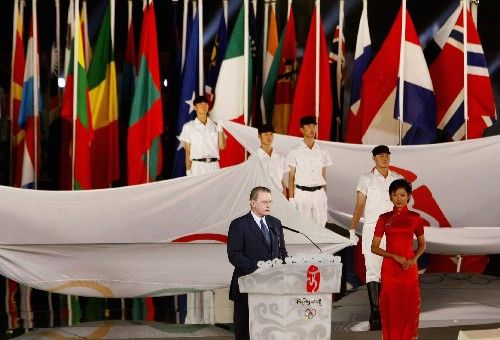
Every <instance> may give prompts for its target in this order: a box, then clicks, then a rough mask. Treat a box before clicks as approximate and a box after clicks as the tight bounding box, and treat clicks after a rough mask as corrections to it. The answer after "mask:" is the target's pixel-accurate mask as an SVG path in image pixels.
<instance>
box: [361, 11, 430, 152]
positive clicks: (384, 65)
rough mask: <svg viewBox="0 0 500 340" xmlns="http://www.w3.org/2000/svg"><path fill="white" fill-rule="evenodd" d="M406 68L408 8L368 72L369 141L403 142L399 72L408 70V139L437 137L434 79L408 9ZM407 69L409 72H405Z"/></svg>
mask: <svg viewBox="0 0 500 340" xmlns="http://www.w3.org/2000/svg"><path fill="white" fill-rule="evenodd" d="M404 15H405V16H406V29H405V35H404V37H405V38H404V46H403V47H404V49H403V50H404V60H403V63H402V64H403V70H401V69H400V68H399V64H400V52H401V40H402V39H401V27H402V18H403V10H402V9H400V11H399V13H398V16H397V17H396V20H395V22H394V24H393V26H392V28H391V30H390V32H389V35H388V36H387V38H386V40H385V41H384V44H383V45H382V48H381V49H380V52H379V53H378V54H377V56H376V57H375V59H374V60H373V62H372V63H371V64H370V66H369V67H368V69H367V70H366V72H365V74H364V76H363V85H362V88H361V105H360V107H359V112H358V115H359V118H360V119H361V136H362V138H361V140H362V143H363V144H388V145H395V144H399V131H400V122H399V117H400V112H399V103H398V97H399V96H398V88H399V86H398V84H399V77H400V76H401V74H403V77H404V78H403V105H402V107H403V114H402V120H403V124H402V144H405V145H408V144H428V143H432V142H434V141H435V139H436V127H435V120H436V114H435V110H436V107H435V98H434V92H433V88H432V81H431V78H430V75H429V70H428V68H427V64H426V62H425V58H424V53H423V51H422V48H421V46H420V41H419V39H418V36H417V33H416V31H415V27H414V25H413V22H412V20H411V17H410V15H409V14H408V12H407V11H405V13H404ZM401 71H403V72H401Z"/></svg>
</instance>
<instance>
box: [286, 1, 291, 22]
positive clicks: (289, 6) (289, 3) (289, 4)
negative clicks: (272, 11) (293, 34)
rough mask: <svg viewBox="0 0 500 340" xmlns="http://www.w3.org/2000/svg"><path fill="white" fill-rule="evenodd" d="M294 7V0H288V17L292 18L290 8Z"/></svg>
mask: <svg viewBox="0 0 500 340" xmlns="http://www.w3.org/2000/svg"><path fill="white" fill-rule="evenodd" d="M291 9H292V0H288V8H287V12H286V18H287V19H288V18H290V10H291Z"/></svg>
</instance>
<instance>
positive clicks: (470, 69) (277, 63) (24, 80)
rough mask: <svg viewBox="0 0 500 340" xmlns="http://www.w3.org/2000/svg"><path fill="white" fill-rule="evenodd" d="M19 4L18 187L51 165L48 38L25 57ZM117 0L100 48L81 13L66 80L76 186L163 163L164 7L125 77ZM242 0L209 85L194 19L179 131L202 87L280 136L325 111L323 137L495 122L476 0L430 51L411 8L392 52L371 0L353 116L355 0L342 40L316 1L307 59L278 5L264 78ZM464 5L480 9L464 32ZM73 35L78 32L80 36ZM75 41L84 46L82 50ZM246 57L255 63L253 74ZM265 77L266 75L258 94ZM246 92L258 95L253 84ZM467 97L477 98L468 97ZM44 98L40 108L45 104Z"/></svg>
mask: <svg viewBox="0 0 500 340" xmlns="http://www.w3.org/2000/svg"><path fill="white" fill-rule="evenodd" d="M75 2H76V0H71V1H70V6H69V11H70V12H71V11H74V12H79V6H76V7H78V8H75ZM341 2H342V1H341ZM16 4H17V5H16V13H15V16H16V17H17V24H16V27H15V28H16V34H15V41H14V42H13V47H14V48H13V58H15V60H16V62H15V63H13V69H12V90H11V108H12V109H11V112H12V121H13V126H12V164H13V169H12V172H13V176H12V178H13V183H14V185H15V186H19V187H21V186H22V187H33V186H34V184H35V182H36V180H35V179H36V177H37V176H36V175H37V173H38V171H35V168H36V167H39V166H40V161H39V153H40V150H39V149H40V148H39V143H40V142H39V135H40V133H36V132H37V128H36V127H37V126H38V124H40V123H39V121H38V118H37V117H38V116H39V112H40V110H41V100H40V96H39V95H38V94H37V95H35V94H36V93H39V91H40V85H39V74H38V76H36V74H37V72H38V71H37V70H38V68H39V66H37V64H36V62H38V51H36V50H35V46H36V44H34V42H35V40H36V37H34V36H33V34H32V33H30V34H29V35H28V36H29V40H28V43H27V44H26V48H27V53H26V57H25V56H24V43H23V34H24V33H23V27H22V26H23V24H22V23H23V18H22V17H23V6H20V5H19V4H18V3H17V2H16ZM109 4H110V3H108V6H107V10H106V13H105V15H104V18H103V20H102V23H101V28H100V30H99V34H98V36H97V39H96V42H95V44H94V45H93V46H92V48H91V46H90V42H89V39H88V27H87V24H86V8H85V7H82V13H81V14H79V15H78V18H77V17H76V15H75V14H74V13H69V15H68V29H69V32H70V34H69V36H68V40H67V45H69V46H67V53H66V57H65V60H66V62H65V73H66V87H65V89H64V95H63V100H62V107H61V118H62V128H61V135H62V137H61V162H60V164H61V169H60V171H61V175H60V177H61V188H63V189H92V188H106V187H110V186H112V185H113V183H114V182H116V181H117V180H118V179H119V178H120V175H122V176H123V173H125V172H126V174H127V180H126V182H127V183H128V184H139V183H145V182H149V181H152V180H155V178H156V177H157V175H158V174H160V173H161V171H162V164H163V157H164V152H162V149H163V148H164V147H165V145H162V138H161V136H162V134H163V132H164V122H163V119H164V113H163V111H164V110H163V105H164V103H163V101H162V85H161V81H160V79H161V78H160V68H159V55H158V46H157V43H158V42H157V33H156V32H157V24H156V18H155V11H154V4H153V3H151V4H148V5H147V6H146V7H145V8H144V11H143V20H142V27H141V34H140V43H139V53H138V56H136V55H135V46H134V40H133V39H134V34H133V33H134V29H133V24H132V21H131V20H130V21H129V35H128V36H129V40H128V43H127V52H126V56H125V63H124V68H123V71H122V76H121V83H120V86H118V84H117V71H116V66H115V61H114V46H113V36H114V32H113V29H112V28H113V26H114V25H113V23H112V22H111V17H112V16H111V6H110V5H109ZM243 8H244V7H243V6H242V8H241V10H240V13H239V14H238V17H237V19H236V22H235V24H234V26H233V29H232V32H231V35H230V36H228V31H229V30H228V28H227V27H226V21H227V18H224V16H223V15H221V17H220V20H219V28H218V31H217V36H216V39H215V43H214V48H213V50H212V55H211V58H210V65H209V67H208V71H207V72H206V74H207V77H206V79H205V81H204V83H203V84H200V81H203V79H199V78H200V77H199V70H198V58H199V56H198V53H199V48H198V44H199V38H198V37H199V32H198V22H199V20H200V19H199V18H198V14H196V15H194V16H193V17H192V18H191V19H190V20H189V21H190V22H189V23H188V25H187V27H188V33H187V34H186V36H187V38H186V46H187V49H186V55H185V62H184V68H183V69H182V71H181V73H180V74H181V76H180V79H179V83H180V90H179V92H180V95H179V97H178V98H173V97H172V98H169V103H168V104H167V105H171V102H172V101H175V102H176V103H175V105H174V106H175V107H178V112H177V117H176V128H175V130H176V131H175V135H179V134H180V130H181V129H182V126H183V125H184V124H185V123H186V122H187V121H189V120H191V119H193V118H194V116H195V114H194V110H193V105H192V100H193V98H194V96H195V95H196V94H199V93H198V92H199V89H200V88H204V89H205V91H206V94H207V96H208V97H209V99H210V101H211V102H212V103H211V105H212V106H213V108H212V112H211V117H212V119H214V120H215V121H218V120H219V121H223V120H233V121H238V122H240V123H246V124H256V123H258V122H270V123H273V124H274V126H275V129H276V131H277V132H279V133H283V134H290V135H300V131H299V128H300V127H299V125H298V122H299V119H300V117H302V116H304V115H316V116H317V120H318V126H319V129H318V138H319V139H323V140H338V141H341V140H345V141H346V142H350V143H367V144H379V143H385V144H391V145H394V144H398V143H399V138H401V142H402V144H425V143H433V142H435V141H437V140H438V139H440V140H461V139H464V138H465V137H467V138H477V137H480V136H481V134H482V131H483V130H484V128H486V127H487V126H490V125H491V124H492V123H493V122H494V120H495V119H496V111H495V106H494V99H493V91H492V87H491V83H490V79H489V75H488V69H487V65H486V61H485V58H484V53H483V50H482V47H481V42H480V40H479V35H478V33H477V30H476V27H475V23H474V21H473V20H472V16H471V14H470V11H469V10H466V11H465V10H463V8H462V6H461V5H458V6H457V9H456V11H455V12H454V13H453V14H452V15H451V16H450V18H449V19H448V20H447V21H446V23H445V24H444V25H443V27H442V28H441V29H440V30H439V32H438V33H437V34H436V36H435V38H434V40H433V41H432V43H430V44H429V46H427V48H426V50H425V53H424V51H423V49H422V47H421V44H420V41H419V37H418V35H417V32H416V30H415V27H414V25H413V22H412V19H411V16H410V14H409V13H408V12H407V11H406V7H405V6H402V7H401V9H400V11H399V13H398V14H397V16H396V18H395V20H394V23H393V25H392V28H391V30H390V31H389V33H388V35H387V37H386V39H385V41H384V43H383V44H382V46H381V48H380V50H379V51H378V53H377V54H376V55H375V56H373V52H372V47H371V39H370V31H369V25H368V7H367V4H366V0H363V10H362V14H361V18H360V21H359V28H358V35H357V42H356V50H355V54H354V62H353V68H352V69H353V72H352V88H351V91H350V92H351V97H350V102H349V107H348V112H347V113H346V114H345V116H346V117H347V119H346V122H343V118H344V113H343V108H344V103H343V102H344V98H343V97H344V96H343V94H344V89H343V87H344V82H345V71H344V66H345V54H346V53H345V38H344V35H343V31H344V28H343V22H344V20H343V6H341V10H340V18H339V25H337V26H336V29H335V30H334V37H333V42H332V44H330V48H329V44H328V43H327V39H326V35H325V32H324V29H323V24H322V22H321V20H320V15H319V13H318V12H316V10H314V11H313V13H312V18H311V24H310V28H309V31H308V32H309V33H308V37H307V41H306V45H305V48H304V54H303V59H302V62H301V64H300V68H298V67H297V66H298V63H297V43H296V33H295V21H294V12H293V8H292V7H290V9H289V11H288V18H287V21H286V24H285V25H284V27H283V29H282V31H281V32H279V31H278V25H277V22H276V14H275V12H274V9H273V7H270V15H269V19H268V20H269V25H267V26H268V28H269V29H268V31H267V36H266V39H265V40H266V45H265V49H264V50H265V51H264V53H266V56H265V58H264V63H263V66H262V71H263V72H262V75H261V76H260V75H259V77H256V68H257V67H256V66H257V64H258V63H255V59H256V58H255V56H254V55H253V54H254V53H253V52H254V51H255V41H256V38H255V36H254V33H252V31H254V29H252V26H253V27H255V22H254V21H255V18H254V14H253V11H252V6H250V7H249V9H250V12H249V22H250V23H249V26H250V31H251V32H250V36H249V41H248V45H249V52H250V53H249V54H250V55H249V57H248V61H245V58H244V52H245V51H244V46H245V43H244V36H245V33H244V32H245V27H244V11H243ZM464 14H466V16H467V21H466V25H465V26H466V28H467V36H466V37H465V38H466V39H465V41H466V42H465V43H464V30H465V28H464V20H463V16H464ZM317 19H319V20H318V22H317ZM75 22H77V23H79V25H75V24H74V23H75ZM403 23H404V27H403ZM31 27H33V24H32V25H31ZM317 28H318V29H317ZM403 28H404V31H403V30H402V29H403ZM32 31H33V29H32V28H31V29H30V32H32ZM71 32H76V33H77V36H76V38H75V36H74V33H73V34H71ZM317 42H318V43H319V46H318V48H316V44H317ZM75 43H76V44H77V45H76V48H75ZM75 51H78V54H77V55H76V57H75V56H74V53H75ZM464 51H466V53H467V62H468V65H467V67H466V70H467V76H466V77H464V75H463V70H464V65H463V61H464V57H463V55H464ZM176 52H177V51H176ZM318 52H319V55H316V53H318ZM75 59H76V62H75ZM35 61H36V62H35ZM245 63H247V64H248V73H249V74H247V75H245V69H246V68H245V65H246V64H245ZM179 64H180V63H179ZM317 69H318V70H319V74H318V75H317V71H316V70H317ZM297 70H298V71H299V72H298V76H297V75H296V73H297ZM136 77H137V79H136ZM37 79H38V80H37ZM245 79H247V81H248V83H247V85H245ZM262 79H263V81H262ZM464 79H465V80H466V83H464ZM257 80H258V81H261V82H262V93H261V97H260V96H259V98H257V96H258V95H259V93H257V89H258V88H259V87H258V86H256V83H257ZM200 85H202V86H200ZM118 88H120V95H119V93H118ZM245 89H247V91H248V92H246V93H245ZM464 89H466V90H464ZM464 96H466V97H467V102H466V103H465V104H464ZM37 97H38V99H37V100H36V102H37V104H36V105H37V106H38V108H37V109H35V99H36V98H37ZM400 99H402V102H401V104H400ZM244 100H246V101H247V102H246V103H244ZM317 101H318V102H317ZM256 103H260V105H256ZM119 104H120V107H119ZM247 104H249V107H247V106H246V105H247ZM172 105H173V104H172ZM257 106H259V108H257ZM119 112H120V114H119ZM260 113H262V115H260ZM257 114H259V117H257ZM466 115H467V116H466ZM119 116H120V121H123V120H124V119H126V122H125V124H126V125H127V127H126V128H127V130H126V131H127V132H126V136H125V137H126V140H127V141H126V145H127V146H126V147H124V146H123V145H120V143H121V142H120V141H124V139H125V138H124V136H121V137H120V136H119V135H120V133H122V132H121V131H120V125H119V122H120V121H119ZM122 117H125V118H122ZM170 119H171V118H170ZM174 124H175V123H174ZM343 131H345V132H344V133H343ZM342 135H343V136H342ZM35 139H36V140H35ZM175 142H176V146H175V149H176V151H175V155H174V157H173V173H172V176H173V177H178V176H182V175H184V174H185V169H184V164H185V162H184V158H183V157H184V152H183V150H182V145H181V144H180V143H179V142H178V141H177V140H176V141H175ZM121 144H123V143H121ZM120 149H121V150H120ZM124 149H126V159H127V161H126V162H125V163H124V162H123V161H122V162H121V160H122V159H123V158H124V157H122V156H120V154H123V153H124ZM172 149H174V147H173V146H172ZM221 158H222V159H221V163H222V165H232V164H236V163H238V162H240V161H242V160H243V159H244V154H243V151H242V149H241V146H239V145H238V144H237V143H236V142H235V141H234V140H231V136H229V141H228V147H227V148H226V150H224V151H223V153H222V154H221ZM124 167H125V168H124ZM169 176H170V174H169V175H168V176H167V177H169Z"/></svg>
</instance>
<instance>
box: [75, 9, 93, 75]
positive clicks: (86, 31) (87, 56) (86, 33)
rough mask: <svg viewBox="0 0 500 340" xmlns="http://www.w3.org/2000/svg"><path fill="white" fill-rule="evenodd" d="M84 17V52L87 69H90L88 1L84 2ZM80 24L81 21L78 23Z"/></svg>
mask: <svg viewBox="0 0 500 340" xmlns="http://www.w3.org/2000/svg"><path fill="white" fill-rule="evenodd" d="M82 16H83V34H82V39H83V43H84V45H83V51H84V55H85V69H88V68H89V65H90V46H89V45H90V41H89V39H88V36H89V20H88V15H87V0H82ZM78 23H79V24H80V21H78Z"/></svg>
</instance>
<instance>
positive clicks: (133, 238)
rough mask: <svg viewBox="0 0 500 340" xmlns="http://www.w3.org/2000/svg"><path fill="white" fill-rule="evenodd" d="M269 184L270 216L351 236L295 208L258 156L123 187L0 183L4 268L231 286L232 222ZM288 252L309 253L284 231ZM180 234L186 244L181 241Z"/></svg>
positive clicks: (91, 291) (34, 281) (172, 286)
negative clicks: (46, 188)
mask: <svg viewBox="0 0 500 340" xmlns="http://www.w3.org/2000/svg"><path fill="white" fill-rule="evenodd" d="M257 185H264V186H267V187H269V188H272V190H273V195H272V197H273V208H272V211H273V215H274V216H276V217H278V218H280V219H281V220H282V223H283V224H284V225H286V226H289V227H292V228H295V229H298V230H301V231H302V232H304V233H306V234H307V235H308V236H309V237H311V239H313V240H314V241H315V242H318V243H322V248H323V249H324V250H328V251H332V252H333V251H337V250H340V249H342V248H344V247H346V246H348V245H350V241H349V240H348V239H346V238H344V237H341V236H339V235H337V234H335V233H332V232H330V231H329V230H327V229H325V228H321V227H320V226H318V225H315V224H314V223H313V222H311V221H307V220H305V219H303V218H301V217H300V216H298V214H297V212H296V211H295V210H294V209H293V208H292V207H291V206H290V205H289V203H288V201H287V200H286V199H285V198H284V197H283V195H282V194H281V193H280V191H279V190H277V189H275V188H274V187H273V184H272V181H271V179H270V178H269V176H267V174H266V173H265V172H264V170H263V168H262V166H261V163H260V162H259V161H258V159H254V160H250V161H248V162H245V163H244V164H241V165H238V166H235V167H231V168H227V169H223V170H220V171H217V172H214V173H211V174H206V175H200V176H192V177H185V178H179V179H174V180H168V181H163V182H157V183H150V184H144V185H137V186H131V187H124V188H115V189H104V190H91V191H74V192H71V191H59V192H56V191H41V190H40V191H34V190H23V189H16V188H10V187H0V197H1V198H0V200H1V203H0V233H1V235H2V237H1V238H0V271H1V273H2V274H3V275H5V276H7V277H10V278H12V279H14V280H16V281H18V282H20V283H23V284H26V285H29V286H32V287H35V288H39V289H43V290H49V291H54V292H60V293H66V294H75V295H83V296H107V297H111V296H113V297H133V296H160V295H168V294H175V293H179V292H187V291H195V290H209V289H214V288H220V287H224V286H227V285H228V284H229V281H230V278H231V273H232V269H233V268H232V266H231V265H230V264H229V262H228V260H227V255H226V245H225V243H224V242H225V240H226V237H227V230H228V226H229V223H230V222H231V221H232V220H233V219H234V218H236V217H238V216H241V215H243V214H245V213H247V212H248V211H249V193H250V190H251V188H253V187H255V186H257ZM285 239H286V241H287V243H288V244H289V245H290V246H289V248H290V252H291V253H292V254H293V253H294V252H297V251H300V252H313V251H316V249H315V248H314V246H312V245H310V244H309V242H308V241H307V239H305V238H304V236H302V235H300V234H294V233H290V232H288V231H286V232H285ZM179 242H182V243H179Z"/></svg>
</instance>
